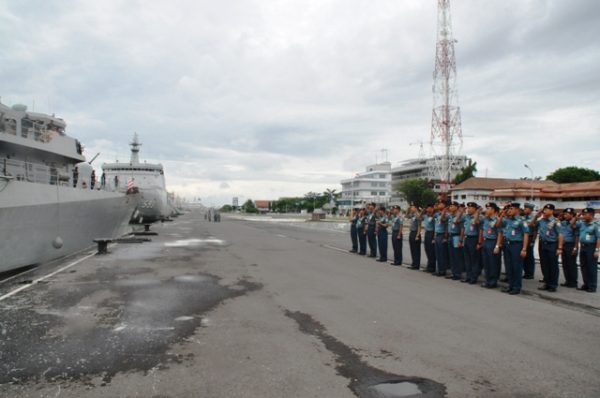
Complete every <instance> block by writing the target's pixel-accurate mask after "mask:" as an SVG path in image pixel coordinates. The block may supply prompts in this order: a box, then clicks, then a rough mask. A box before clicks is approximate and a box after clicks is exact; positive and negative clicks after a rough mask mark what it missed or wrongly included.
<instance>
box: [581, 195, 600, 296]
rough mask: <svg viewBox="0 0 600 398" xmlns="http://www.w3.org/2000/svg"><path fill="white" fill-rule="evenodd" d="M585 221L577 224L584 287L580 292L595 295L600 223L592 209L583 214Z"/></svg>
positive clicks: (599, 247) (599, 249) (585, 210)
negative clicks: (595, 218)
mask: <svg viewBox="0 0 600 398" xmlns="http://www.w3.org/2000/svg"><path fill="white" fill-rule="evenodd" d="M581 214H582V217H583V219H582V220H579V221H577V222H576V223H575V226H576V227H577V228H579V261H580V263H581V275H582V276H583V285H582V286H581V287H580V288H579V290H583V291H586V292H588V293H595V292H596V289H597V287H598V254H599V253H600V223H598V221H596V220H594V214H595V211H594V209H592V208H591V207H587V208H585V209H583V211H582V212H581Z"/></svg>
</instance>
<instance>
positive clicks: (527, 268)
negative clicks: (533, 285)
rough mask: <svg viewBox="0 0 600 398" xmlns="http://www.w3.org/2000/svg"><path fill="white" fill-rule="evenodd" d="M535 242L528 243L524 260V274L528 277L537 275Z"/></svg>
mask: <svg viewBox="0 0 600 398" xmlns="http://www.w3.org/2000/svg"><path fill="white" fill-rule="evenodd" d="M534 246H535V244H534V243H531V242H530V243H529V244H528V245H527V257H525V260H524V261H523V276H525V277H527V278H533V277H534V276H535V257H534V256H533V248H534Z"/></svg>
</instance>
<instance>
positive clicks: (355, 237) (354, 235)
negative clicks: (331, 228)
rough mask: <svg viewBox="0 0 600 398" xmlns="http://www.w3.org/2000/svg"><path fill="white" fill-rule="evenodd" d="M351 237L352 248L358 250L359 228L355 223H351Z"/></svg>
mask: <svg viewBox="0 0 600 398" xmlns="http://www.w3.org/2000/svg"><path fill="white" fill-rule="evenodd" d="M350 239H352V250H353V251H357V250H358V228H356V225H355V224H352V225H350Z"/></svg>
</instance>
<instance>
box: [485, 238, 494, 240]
mask: <svg viewBox="0 0 600 398" xmlns="http://www.w3.org/2000/svg"><path fill="white" fill-rule="evenodd" d="M496 239H497V238H485V240H496Z"/></svg>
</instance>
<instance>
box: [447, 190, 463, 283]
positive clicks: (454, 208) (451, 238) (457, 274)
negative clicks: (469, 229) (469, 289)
mask: <svg viewBox="0 0 600 398" xmlns="http://www.w3.org/2000/svg"><path fill="white" fill-rule="evenodd" d="M458 207H459V203H458V202H452V203H450V206H448V213H446V217H447V218H448V224H447V228H448V254H449V255H448V263H449V264H450V270H451V271H452V275H448V276H447V277H446V278H447V279H452V280H455V281H458V280H460V279H461V277H462V272H463V268H464V261H465V259H464V256H463V247H462V242H461V240H460V230H461V229H462V225H463V219H462V211H459V210H458Z"/></svg>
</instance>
